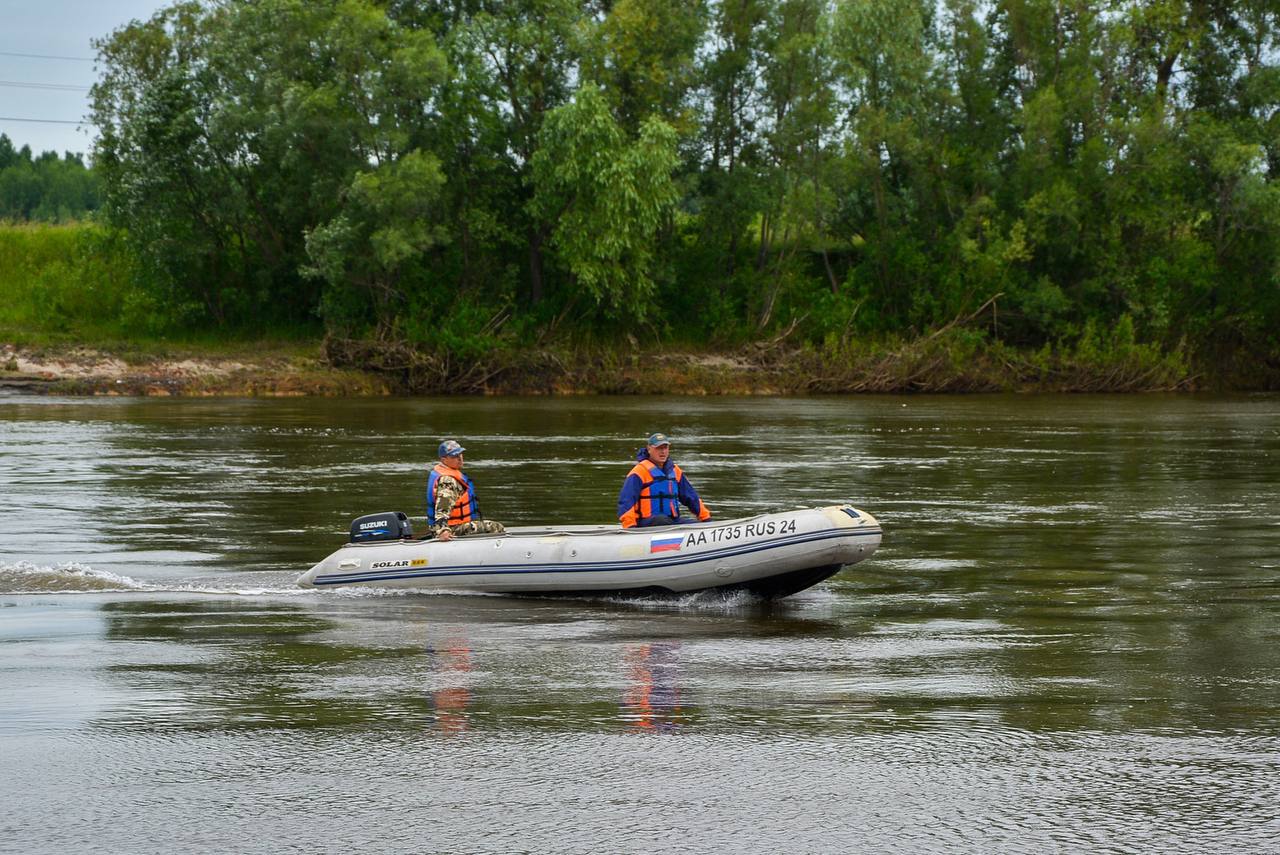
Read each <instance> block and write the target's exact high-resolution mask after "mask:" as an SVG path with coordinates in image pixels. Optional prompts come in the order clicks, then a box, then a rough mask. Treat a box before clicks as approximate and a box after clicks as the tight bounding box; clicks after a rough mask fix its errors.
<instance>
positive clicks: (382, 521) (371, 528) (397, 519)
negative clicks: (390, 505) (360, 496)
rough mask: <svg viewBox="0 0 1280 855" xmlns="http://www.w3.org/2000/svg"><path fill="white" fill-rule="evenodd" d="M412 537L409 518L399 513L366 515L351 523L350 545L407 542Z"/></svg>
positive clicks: (389, 512) (388, 512) (387, 512)
mask: <svg viewBox="0 0 1280 855" xmlns="http://www.w3.org/2000/svg"><path fill="white" fill-rule="evenodd" d="M411 537H413V526H412V525H410V524H409V518H408V517H407V516H405V515H404V514H402V513H400V512H399V511H386V512H384V513H380V514H367V515H365V516H363V517H357V518H356V519H354V520H352V521H351V542H352V543H377V542H379V541H383V540H407V539H408V538H411Z"/></svg>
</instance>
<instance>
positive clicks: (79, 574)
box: [0, 561, 307, 596]
mask: <svg viewBox="0 0 1280 855" xmlns="http://www.w3.org/2000/svg"><path fill="white" fill-rule="evenodd" d="M263 575H266V574H263ZM270 575H271V576H272V577H273V578H271V579H270V580H263V579H262V578H261V576H259V575H257V574H255V578H254V579H252V580H247V579H246V580H241V579H208V580H201V581H199V582H187V581H173V582H144V581H142V580H139V579H134V578H132V577H130V576H124V575H121V574H119V573H112V572H111V571H110V570H99V569H96V568H94V567H91V566H89V565H88V564H81V563H80V562H78V561H68V562H65V563H62V564H57V565H54V566H45V565H40V564H34V563H32V562H30V561H18V562H16V563H3V562H0V594H98V593H113V592H139V593H183V594H223V595H236V596H254V595H264V594H271V595H279V594H288V595H299V594H302V595H305V594H306V593H307V592H306V591H303V590H301V589H300V588H298V587H297V586H296V585H295V584H294V583H293V579H294V577H295V576H296V574H292V573H290V574H288V576H287V578H286V579H284V580H281V579H280V574H270ZM246 583H248V584H246ZM259 583H261V584H259Z"/></svg>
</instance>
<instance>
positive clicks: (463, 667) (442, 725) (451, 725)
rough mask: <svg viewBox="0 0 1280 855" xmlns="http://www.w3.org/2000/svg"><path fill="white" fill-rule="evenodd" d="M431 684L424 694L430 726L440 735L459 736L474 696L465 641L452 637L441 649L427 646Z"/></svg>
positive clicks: (468, 651)
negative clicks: (429, 713)
mask: <svg viewBox="0 0 1280 855" xmlns="http://www.w3.org/2000/svg"><path fill="white" fill-rule="evenodd" d="M427 656H428V657H429V658H430V660H431V675H432V680H431V683H432V685H433V686H435V688H433V689H432V690H431V691H430V692H429V693H428V695H427V700H428V702H429V703H430V705H431V712H432V716H433V720H432V726H433V727H434V728H435V729H436V730H438V731H440V732H441V733H462V732H463V731H465V730H466V729H467V726H468V724H469V723H470V722H469V718H468V715H467V708H468V707H469V706H470V705H471V701H472V698H473V697H474V695H473V693H472V691H471V688H470V681H471V648H470V647H468V646H467V642H466V639H464V638H461V637H454V638H451V639H449V640H447V641H446V642H445V643H444V645H442V646H439V647H437V646H435V645H428V647H427Z"/></svg>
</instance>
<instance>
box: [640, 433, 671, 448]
mask: <svg viewBox="0 0 1280 855" xmlns="http://www.w3.org/2000/svg"><path fill="white" fill-rule="evenodd" d="M644 442H645V445H670V444H671V440H669V439H667V435H666V434H665V433H651V434H649V438H648V439H646V440H645V441H644Z"/></svg>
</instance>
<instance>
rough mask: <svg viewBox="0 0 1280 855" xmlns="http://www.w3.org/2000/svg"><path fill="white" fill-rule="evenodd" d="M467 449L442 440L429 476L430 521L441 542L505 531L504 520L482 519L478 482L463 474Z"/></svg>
mask: <svg viewBox="0 0 1280 855" xmlns="http://www.w3.org/2000/svg"><path fill="white" fill-rule="evenodd" d="M464 451H466V449H465V448H463V447H462V446H461V445H459V444H458V443H457V442H456V441H454V440H452V439H446V440H445V441H444V442H442V443H440V448H439V454H440V462H439V463H437V464H436V465H435V466H434V467H433V468H432V470H431V474H430V475H428V476H427V524H428V525H430V526H431V529H432V531H433V532H434V534H435V539H436V540H438V541H440V542H441V543H447V542H449V541H450V540H452V539H453V538H455V537H464V536H466V535H468V534H504V533H505V532H506V529H505V528H504V527H503V525H502V523H500V522H495V521H493V520H486V519H483V518H481V516H480V505H479V504H478V503H477V502H476V485H475V484H473V483H471V479H470V478H468V477H467V476H466V475H463V474H462V466H463V463H462V453H463V452H464Z"/></svg>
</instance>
